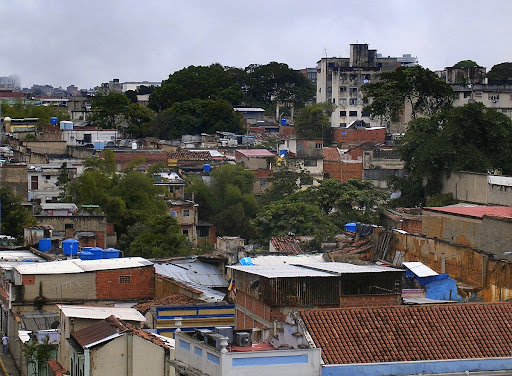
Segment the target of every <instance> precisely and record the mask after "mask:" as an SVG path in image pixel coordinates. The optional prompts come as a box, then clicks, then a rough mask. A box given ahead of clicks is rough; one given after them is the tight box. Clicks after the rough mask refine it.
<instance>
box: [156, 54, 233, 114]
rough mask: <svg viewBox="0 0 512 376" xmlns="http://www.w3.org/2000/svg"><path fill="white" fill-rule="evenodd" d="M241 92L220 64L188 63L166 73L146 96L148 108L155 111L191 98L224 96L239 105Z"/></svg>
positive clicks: (221, 97)
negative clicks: (202, 64) (195, 64)
mask: <svg viewBox="0 0 512 376" xmlns="http://www.w3.org/2000/svg"><path fill="white" fill-rule="evenodd" d="M242 96H243V93H242V90H241V88H240V86H239V85H238V84H237V83H235V82H234V80H233V77H232V76H231V75H230V74H229V73H228V72H227V71H226V69H225V68H224V67H223V66H222V65H220V64H212V65H210V66H207V67H205V66H197V67H196V66H193V65H191V66H189V67H187V68H184V69H182V70H180V71H177V72H174V73H173V74H171V75H169V78H168V79H167V80H164V81H162V85H161V86H160V87H158V88H156V89H155V90H154V91H153V92H152V93H151V94H150V97H149V107H150V108H151V109H153V110H155V111H157V112H160V111H163V110H165V109H167V108H170V107H172V105H173V104H175V103H177V102H183V101H190V100H193V99H203V100H206V99H225V100H230V103H231V104H232V105H234V104H239V103H240V101H241V99H242Z"/></svg>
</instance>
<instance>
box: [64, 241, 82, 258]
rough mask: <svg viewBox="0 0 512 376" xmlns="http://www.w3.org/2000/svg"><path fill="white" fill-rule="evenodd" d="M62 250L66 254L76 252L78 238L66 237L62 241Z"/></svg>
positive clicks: (74, 253)
mask: <svg viewBox="0 0 512 376" xmlns="http://www.w3.org/2000/svg"><path fill="white" fill-rule="evenodd" d="M62 250H63V251H64V254H65V255H66V256H69V255H76V254H77V253H78V240H75V239H66V240H63V241H62Z"/></svg>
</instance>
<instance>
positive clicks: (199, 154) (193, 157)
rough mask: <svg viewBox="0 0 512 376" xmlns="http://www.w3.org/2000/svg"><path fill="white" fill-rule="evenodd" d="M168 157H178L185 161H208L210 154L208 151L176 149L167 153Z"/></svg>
mask: <svg viewBox="0 0 512 376" xmlns="http://www.w3.org/2000/svg"><path fill="white" fill-rule="evenodd" d="M168 157H169V159H178V160H186V161H209V160H212V155H211V154H210V152H208V151H189V150H187V151H176V152H173V153H169V154H168Z"/></svg>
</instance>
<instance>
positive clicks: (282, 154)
mask: <svg viewBox="0 0 512 376" xmlns="http://www.w3.org/2000/svg"><path fill="white" fill-rule="evenodd" d="M286 154H288V150H287V149H281V150H279V156H280V157H286Z"/></svg>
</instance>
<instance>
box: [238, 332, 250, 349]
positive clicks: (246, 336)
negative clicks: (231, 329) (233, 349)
mask: <svg viewBox="0 0 512 376" xmlns="http://www.w3.org/2000/svg"><path fill="white" fill-rule="evenodd" d="M235 345H237V346H240V347H249V346H252V340H251V333H247V332H238V333H236V334H235Z"/></svg>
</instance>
